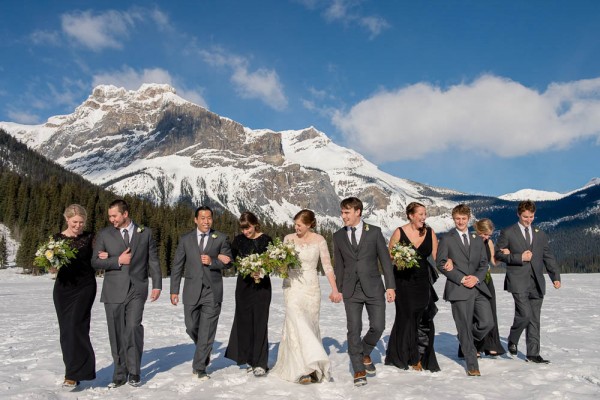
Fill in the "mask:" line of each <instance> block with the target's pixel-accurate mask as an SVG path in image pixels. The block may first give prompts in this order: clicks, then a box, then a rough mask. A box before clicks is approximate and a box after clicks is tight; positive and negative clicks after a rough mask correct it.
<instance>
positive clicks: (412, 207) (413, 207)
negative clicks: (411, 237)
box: [406, 201, 427, 236]
mask: <svg viewBox="0 0 600 400" xmlns="http://www.w3.org/2000/svg"><path fill="white" fill-rule="evenodd" d="M419 207H423V208H425V205H424V204H421V203H419V202H417V201H413V202H411V203H409V204H408V205H407V206H406V217H407V218H408V219H409V221H410V216H411V215H413V214H414V213H416V212H417V208H419ZM425 210H427V209H426V208H425ZM417 230H418V231H419V236H424V235H425V233H426V232H427V224H425V223H423V226H422V227H420V228H419V229H417Z"/></svg>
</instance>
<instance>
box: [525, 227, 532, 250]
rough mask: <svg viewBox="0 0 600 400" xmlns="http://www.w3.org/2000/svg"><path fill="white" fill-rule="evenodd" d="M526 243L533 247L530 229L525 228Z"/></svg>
mask: <svg viewBox="0 0 600 400" xmlns="http://www.w3.org/2000/svg"><path fill="white" fill-rule="evenodd" d="M525 241H526V242H527V246H531V235H530V234H529V227H526V228H525Z"/></svg>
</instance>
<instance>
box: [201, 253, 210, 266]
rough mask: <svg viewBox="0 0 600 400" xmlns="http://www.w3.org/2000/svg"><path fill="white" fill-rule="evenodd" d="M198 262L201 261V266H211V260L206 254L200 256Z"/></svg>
mask: <svg viewBox="0 0 600 400" xmlns="http://www.w3.org/2000/svg"><path fill="white" fill-rule="evenodd" d="M200 260H201V261H202V264H203V265H211V264H212V258H210V256H209V255H208V254H202V255H201V256H200Z"/></svg>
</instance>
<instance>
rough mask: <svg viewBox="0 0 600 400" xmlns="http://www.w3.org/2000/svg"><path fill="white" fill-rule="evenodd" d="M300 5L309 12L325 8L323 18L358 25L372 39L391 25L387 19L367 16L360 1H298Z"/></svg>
mask: <svg viewBox="0 0 600 400" xmlns="http://www.w3.org/2000/svg"><path fill="white" fill-rule="evenodd" d="M298 2H299V3H300V4H302V5H303V6H304V7H306V8H308V9H309V10H314V9H316V8H319V7H321V8H324V10H323V17H324V18H325V19H326V20H327V21H329V22H341V23H343V24H346V25H358V26H360V27H362V28H364V29H366V30H367V31H368V32H369V34H370V38H371V39H373V38H374V37H376V36H377V35H379V34H380V33H381V32H383V31H384V30H385V29H387V28H389V27H390V24H389V23H388V22H387V20H386V19H385V18H382V17H379V16H376V15H365V14H364V12H363V11H362V10H361V7H360V3H361V1H360V0H325V1H321V2H317V1H315V0H298Z"/></svg>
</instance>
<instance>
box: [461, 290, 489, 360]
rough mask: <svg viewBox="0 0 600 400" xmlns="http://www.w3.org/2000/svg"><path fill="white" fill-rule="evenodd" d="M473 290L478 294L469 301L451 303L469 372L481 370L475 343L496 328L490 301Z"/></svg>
mask: <svg viewBox="0 0 600 400" xmlns="http://www.w3.org/2000/svg"><path fill="white" fill-rule="evenodd" d="M473 290H476V292H475V293H474V294H473V296H471V297H470V298H469V299H467V300H457V301H452V302H451V304H452V318H454V323H455V324H456V331H457V332H458V341H459V343H460V346H461V348H462V351H463V354H464V355H465V362H466V364H467V369H468V370H474V369H479V363H478V362H477V349H476V348H475V343H474V341H475V340H478V341H479V340H481V339H483V338H484V336H485V335H487V333H488V332H489V331H490V330H491V329H492V328H493V327H494V317H493V315H492V308H491V307H490V302H489V300H488V299H487V298H486V297H485V296H484V295H483V294H481V293H480V292H479V290H477V289H473Z"/></svg>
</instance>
